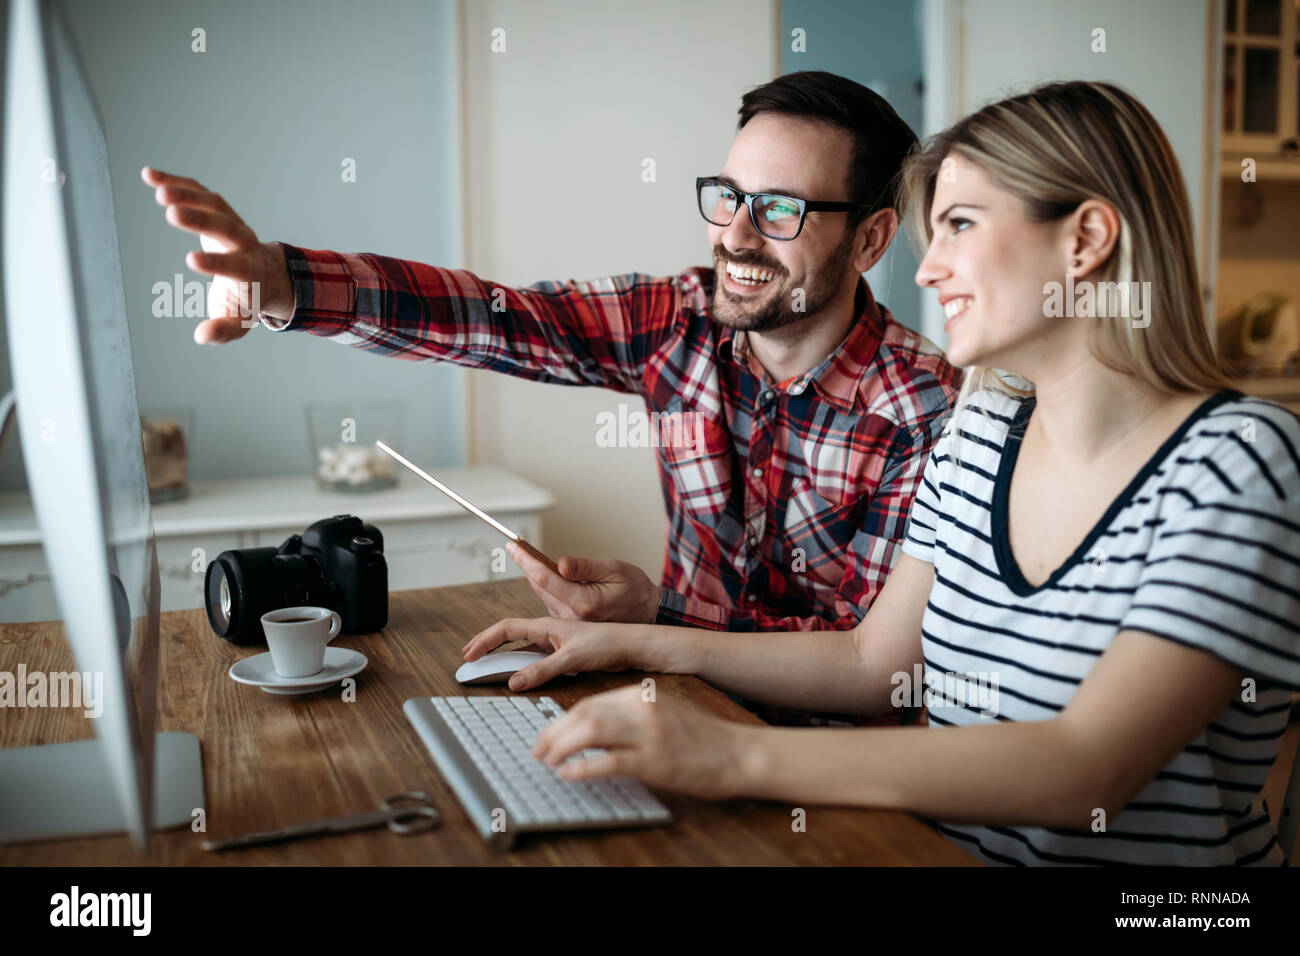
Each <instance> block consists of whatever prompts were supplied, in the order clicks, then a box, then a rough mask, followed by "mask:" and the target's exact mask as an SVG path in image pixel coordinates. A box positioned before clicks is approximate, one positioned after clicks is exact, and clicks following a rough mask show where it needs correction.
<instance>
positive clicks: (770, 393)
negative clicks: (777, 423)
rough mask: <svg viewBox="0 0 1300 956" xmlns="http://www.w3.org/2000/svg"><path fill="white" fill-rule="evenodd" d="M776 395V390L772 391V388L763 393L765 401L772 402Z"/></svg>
mask: <svg viewBox="0 0 1300 956" xmlns="http://www.w3.org/2000/svg"><path fill="white" fill-rule="evenodd" d="M775 397H776V392H774V391H772V390H771V389H770V388H769V389H768V390H767V391H766V392H764V393H763V401H765V402H770V401H771V400H772V399H774V398H775Z"/></svg>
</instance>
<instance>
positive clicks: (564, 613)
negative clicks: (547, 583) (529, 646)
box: [524, 577, 577, 621]
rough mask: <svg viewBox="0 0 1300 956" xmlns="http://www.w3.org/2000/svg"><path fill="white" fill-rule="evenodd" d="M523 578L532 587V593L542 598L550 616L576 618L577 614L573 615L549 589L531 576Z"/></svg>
mask: <svg viewBox="0 0 1300 956" xmlns="http://www.w3.org/2000/svg"><path fill="white" fill-rule="evenodd" d="M524 580H525V581H527V582H528V586H529V587H530V588H532V589H533V593H534V594H536V595H537V596H538V597H539V598H541V599H542V603H543V604H545V605H546V610H547V611H549V612H550V613H551V617H559V618H565V619H566V620H571V621H572V620H576V619H577V615H575V614H574V613H573V611H572V610H570V609H569V607H568V606H567V605H565V604H564V603H563V602H562V601H559V600H557V599H556V597H555V595H554V594H552V593H551V592H550V591H547V590H545V589H544V588H542V587H541V586H539V585H538V584H537V583H536V582H535V581H533V580H532V578H528V577H525V578H524Z"/></svg>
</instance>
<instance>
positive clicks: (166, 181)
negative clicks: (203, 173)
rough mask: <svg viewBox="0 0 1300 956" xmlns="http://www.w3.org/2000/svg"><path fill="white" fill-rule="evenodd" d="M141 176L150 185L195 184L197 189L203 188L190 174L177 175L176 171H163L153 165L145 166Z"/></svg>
mask: <svg viewBox="0 0 1300 956" xmlns="http://www.w3.org/2000/svg"><path fill="white" fill-rule="evenodd" d="M140 178H141V179H143V180H144V181H145V182H146V183H148V184H149V185H150V186H162V185H172V184H175V185H178V186H193V187H194V188H195V189H202V188H203V187H202V186H200V185H199V184H198V183H197V182H196V181H195V180H193V179H190V178H189V177H188V176H177V175H176V174H175V173H168V172H163V170H161V169H154V168H153V167H152V166H145V167H144V168H143V169H141V170H140Z"/></svg>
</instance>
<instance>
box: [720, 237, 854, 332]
mask: <svg viewBox="0 0 1300 956" xmlns="http://www.w3.org/2000/svg"><path fill="white" fill-rule="evenodd" d="M853 234H854V230H851V229H849V230H845V236H844V241H843V242H841V243H840V244H839V245H838V246H836V247H835V248H834V249H833V250H831V254H830V256H829V257H828V258H827V259H826V261H825V262H824V263H823V264H822V266H821V268H820V269H818V270H817V271H816V272H815V273H813V275H812V276H811V278H810V279H809V281H808V282H806V283H804V286H803V292H804V295H803V297H802V298H803V301H802V303H801V304H802V306H803V308H802V309H800V310H798V311H796V310H795V308H794V306H795V304H796V302H795V298H794V295H793V292H794V291H795V290H791V291H790V293H786V292H785V291H784V290H781V291H778V292H776V293H773V292H772V290H769V289H764V290H763V293H760V295H763V294H766V295H767V298H766V300H765V302H764V303H763V304H762V305H757V304H750V305H749V306H748V307H746V306H743V305H739V304H737V303H738V300H739V298H740V297H739V296H733V295H732V294H731V293H729V292H728V291H727V290H726V288H725V286H724V283H725V282H726V277H725V273H726V271H727V270H726V268H725V267H723V266H715V272H716V273H717V275H716V277H715V283H714V288H713V303H712V311H713V318H714V319H715V320H716V321H717V322H718V324H720V325H725V326H727V327H728V328H732V329H739V330H743V331H747V332H771V331H773V330H774V329H782V328H785V327H787V326H790V325H794V324H795V323H798V322H802V321H803V320H804V319H806V318H808V317H809V316H813V315H817V314H818V313H819V312H821V311H822V309H824V308H826V306H828V305H829V304H830V303H831V302H832V301H833V300H834V299H835V297H836V296H837V295H839V291H840V287H841V286H842V284H843V282H844V270H845V268H846V267H847V266H848V262H849V253H850V251H851V250H852V246H853ZM722 258H726V256H725V254H722V253H720V252H719V251H715V253H714V261H715V262H717V261H718V260H719V259H722ZM772 281H773V282H775V281H776V280H775V279H773V280H772ZM758 300H759V296H753V297H749V296H746V297H745V300H744V301H746V302H751V303H757V302H758Z"/></svg>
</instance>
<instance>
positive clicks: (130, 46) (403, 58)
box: [0, 0, 465, 490]
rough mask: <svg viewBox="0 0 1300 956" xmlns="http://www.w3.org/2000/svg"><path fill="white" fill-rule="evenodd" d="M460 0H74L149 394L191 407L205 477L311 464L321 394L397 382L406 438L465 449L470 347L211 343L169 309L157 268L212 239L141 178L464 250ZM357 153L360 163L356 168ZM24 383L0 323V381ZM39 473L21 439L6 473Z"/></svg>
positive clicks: (260, 340) (377, 243) (445, 254)
mask: <svg viewBox="0 0 1300 956" xmlns="http://www.w3.org/2000/svg"><path fill="white" fill-rule="evenodd" d="M452 2H453V0H433V2H430V0H381V2H376V3H373V4H371V5H370V6H368V7H366V8H365V9H364V12H363V11H362V9H361V8H360V7H359V6H358V5H357V4H355V3H353V2H352V0H276V2H274V3H265V2H262V0H222V2H221V3H212V2H210V0H130V2H128V3H122V2H119V3H105V2H102V0H68V2H66V4H65V6H66V9H67V12H68V16H69V20H70V23H71V27H72V32H73V34H74V40H75V42H76V43H77V44H78V46H79V47H80V49H81V53H82V56H83V59H84V62H85V65H86V71H87V73H88V74H89V82H90V85H91V88H92V92H93V95H94V96H95V98H96V100H97V101H98V104H99V107H100V111H101V113H102V115H103V121H104V126H105V135H106V137H107V143H108V153H109V160H110V175H111V178H112V184H113V200H114V203H115V205H116V220H117V230H118V237H119V244H120V247H121V256H122V272H123V281H124V283H125V292H126V306H127V315H128V317H129V324H130V335H131V353H132V358H133V362H134V366H135V382H136V391H137V394H138V399H139V403H140V405H141V406H142V407H143V408H145V409H150V408H158V407H161V408H176V407H180V406H183V407H188V408H191V409H193V410H194V416H195V417H194V433H193V434H191V435H189V436H187V437H188V438H189V446H190V455H191V457H190V462H189V467H190V477H191V478H200V479H202V478H228V477H240V478H244V477H248V478H251V477H258V476H265V475H292V474H300V475H308V474H310V473H311V469H312V467H313V464H314V453H313V451H312V449H310V448H309V446H308V441H307V430H306V425H305V422H304V414H303V407H304V404H305V403H306V402H308V401H352V400H393V401H399V402H401V403H402V404H403V407H404V414H405V430H404V434H403V436H402V437H401V439H400V442H401V450H402V452H403V453H404V454H405V455H407V456H408V457H410V458H411V459H412V460H414V461H418V462H421V463H422V464H426V465H433V466H435V467H443V466H457V465H461V464H463V463H464V460H465V459H464V455H465V446H464V432H463V421H464V415H463V412H462V409H461V407H460V406H461V402H462V396H463V384H462V376H461V372H460V370H459V369H457V368H455V367H454V366H451V365H447V364H430V363H416V362H403V361H399V360H396V359H389V358H381V357H380V356H378V355H374V354H368V353H365V352H362V351H358V350H356V349H350V348H346V347H340V346H339V345H338V344H337V343H335V342H331V341H329V340H327V339H321V338H317V337H315V336H312V335H308V334H305V333H294V334H291V335H279V336H277V335H274V334H273V333H271V332H268V331H267V330H266V329H262V328H255V329H253V330H252V331H251V332H250V333H249V334H248V335H247V336H246V337H245V338H244V339H242V340H240V341H239V342H236V343H234V344H231V345H223V346H221V347H219V348H218V347H205V346H200V345H196V344H195V342H194V326H195V324H196V322H197V320H196V319H194V318H159V317H156V316H154V314H153V311H152V304H153V301H154V299H155V293H154V291H153V288H154V284H155V283H157V282H163V283H168V284H170V283H171V282H172V281H173V277H174V276H175V275H176V274H177V273H180V274H182V275H183V276H184V280H183V281H186V282H199V283H206V282H207V281H208V277H207V276H204V275H202V274H200V273H197V272H193V271H192V270H190V269H188V268H187V267H186V265H185V253H186V251H187V250H190V249H197V248H198V240H197V239H196V238H195V237H194V236H193V235H191V234H189V233H184V232H181V231H180V230H177V229H174V228H173V227H172V226H170V225H168V224H167V223H166V222H165V221H164V220H163V216H162V209H161V208H160V207H159V206H158V205H157V203H155V202H154V200H153V193H152V190H150V189H149V188H148V187H147V186H145V185H144V184H143V183H142V182H141V181H140V167H141V166H144V165H150V166H156V167H158V168H160V169H165V170H167V171H169V172H174V173H179V174H181V175H185V176H192V177H194V178H196V179H198V180H199V181H200V182H202V183H203V184H204V185H205V186H207V187H209V188H211V189H213V190H215V191H217V192H218V193H220V194H222V195H223V196H225V198H226V199H227V200H228V201H229V202H230V204H231V205H232V206H233V207H234V208H235V210H236V212H238V213H239V214H240V215H241V216H243V217H244V219H245V220H246V221H247V222H248V224H249V225H250V226H251V227H252V228H253V230H254V231H255V232H256V233H257V234H258V236H259V237H260V238H262V239H281V240H284V241H285V242H289V243H293V244H295V245H299V246H306V247H308V248H313V249H337V250H340V251H343V252H374V253H379V254H383V255H389V256H397V257H400V258H405V259H415V260H417V261H420V262H432V263H438V264H444V263H451V264H459V263H456V262H455V260H456V259H458V258H459V257H460V254H461V252H460V249H459V246H458V243H459V240H460V235H459V233H460V230H461V223H460V221H459V219H458V218H457V215H458V212H459V210H458V208H457V207H456V205H455V203H454V202H453V203H452V204H451V206H450V208H449V205H448V196H454V195H456V193H457V192H458V190H459V188H460V169H459V168H458V166H457V158H458V156H457V152H458V150H457V143H456V139H455V117H456V109H457V91H456V87H455V81H456V74H457V70H456V55H457V46H456V37H455V36H454V35H453V24H454V21H453V17H452V12H453V6H452ZM198 28H202V29H203V30H204V31H205V40H206V51H205V52H197V51H195V50H194V43H193V39H192V31H194V30H195V29H198ZM2 59H3V57H2V56H0V60H2ZM448 133H450V134H451V135H448ZM344 158H351V159H353V160H355V161H356V181H355V182H344V181H343V177H342V175H341V164H342V161H343V160H344ZM2 320H3V316H0V321H2ZM9 387H10V384H9V360H8V353H7V345H6V344H5V336H4V335H3V330H2V329H0V394H2V393H3V392H4V391H6V390H7V389H8V388H9ZM254 404H255V406H256V407H257V408H259V409H267V410H268V411H267V412H266V413H265V414H261V415H259V416H258V417H257V419H256V420H255V421H249V420H247V416H246V415H245V414H243V413H242V412H240V411H238V410H239V409H246V408H249V407H252V406H253V405H254ZM396 443H397V442H396V440H394V444H396ZM403 480H405V479H403ZM25 485H26V474H25V470H24V467H23V464H22V455H21V453H20V449H19V446H18V443H17V442H13V443H12V444H11V445H10V446H9V448H8V451H7V454H6V455H5V456H4V462H3V468H2V469H0V487H2V488H4V489H6V490H9V489H17V488H23V487H25Z"/></svg>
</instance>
